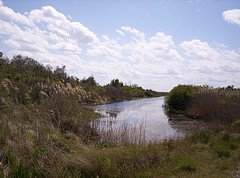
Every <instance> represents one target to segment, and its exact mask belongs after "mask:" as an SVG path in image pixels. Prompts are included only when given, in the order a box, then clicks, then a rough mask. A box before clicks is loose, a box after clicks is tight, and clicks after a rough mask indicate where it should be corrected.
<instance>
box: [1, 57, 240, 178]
mask: <svg viewBox="0 0 240 178" xmlns="http://www.w3.org/2000/svg"><path fill="white" fill-rule="evenodd" d="M0 72H1V75H0V177H234V176H236V175H237V171H238V169H239V166H240V165H239V163H240V154H239V153H240V143H239V139H240V138H239V135H238V134H239V132H240V130H239V128H240V122H239V120H237V119H235V117H232V118H234V120H229V122H227V124H224V126H223V124H221V123H219V124H218V126H216V125H214V128H213V129H212V130H211V131H201V132H198V133H195V134H193V135H192V136H188V137H186V138H183V139H179V140H168V141H167V140H166V141H164V142H163V143H150V144H142V145H134V144H131V143H129V142H128V140H126V141H125V142H121V143H111V142H99V141H98V139H99V135H98V133H97V132H96V131H95V130H94V128H93V127H92V126H91V122H89V121H91V120H93V119H95V118H97V117H98V114H96V113H94V112H93V111H91V110H90V109H88V108H87V107H86V105H88V104H94V103H101V102H111V101H119V100H122V99H131V98H136V97H150V96H158V95H159V93H157V92H154V91H151V90H144V89H142V88H141V87H138V86H127V85H124V84H123V83H121V82H120V81H119V80H113V81H112V82H111V83H110V84H108V85H106V86H100V85H98V84H97V83H96V82H95V80H94V78H93V77H89V78H87V79H83V80H79V79H77V78H75V77H70V76H68V75H67V74H66V72H65V68H64V67H62V68H59V67H58V68H56V69H55V70H53V69H52V68H51V67H49V66H47V67H45V66H43V65H41V64H39V63H37V62H36V61H34V60H33V59H29V58H25V57H22V56H16V57H14V59H12V60H8V59H5V58H0ZM184 91H185V89H184ZM187 91H188V90H187ZM172 93H173V92H171V93H170V95H169V98H171V97H172V95H171V94H172ZM183 93H184V92H183ZM224 93H225V92H224ZM180 95H182V94H180ZM187 96H188V95H187ZM173 98H177V97H173ZM180 98H182V96H180ZM183 98H185V94H184V97H183ZM190 98H191V99H190V100H187V101H188V102H187V104H186V105H184V106H185V107H183V108H174V107H173V108H171V109H172V110H173V109H174V110H178V111H179V112H180V111H182V112H186V111H188V112H186V113H190V107H189V106H190V103H192V101H193V100H192V96H191V97H190ZM193 98H194V99H195V98H196V97H195V96H193ZM234 98H235V97H234ZM169 101H170V100H168V102H167V103H168V104H169V105H168V106H167V107H168V108H170V107H172V105H171V104H170V103H171V102H169ZM199 101H200V100H199ZM233 101H235V100H233ZM229 103H232V102H230V101H229ZM233 103H234V104H235V102H233ZM180 104H181V103H180ZM176 106H179V104H178V105H176ZM192 106H196V105H192ZM192 112H193V111H192ZM211 112H212V111H209V113H211ZM198 113H200V112H198ZM199 115H200V114H199ZM205 116H208V115H201V117H205ZM213 116H214V115H213ZM231 116H232V115H231ZM236 116H237V115H236ZM209 117H210V116H209ZM229 119H230V118H229ZM224 123H225V122H224Z"/></svg>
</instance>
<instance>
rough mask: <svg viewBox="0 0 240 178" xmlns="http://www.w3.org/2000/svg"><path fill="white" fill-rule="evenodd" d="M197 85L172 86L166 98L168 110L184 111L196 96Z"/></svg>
mask: <svg viewBox="0 0 240 178" xmlns="http://www.w3.org/2000/svg"><path fill="white" fill-rule="evenodd" d="M196 91H197V87H195V86H192V85H178V86H176V87H174V88H173V89H172V90H171V91H170V93H169V95H168V97H167V99H166V106H167V108H168V109H169V110H170V111H172V112H173V111H184V110H186V109H187V107H189V105H190V104H191V103H192V102H193V100H194V98H195V97H196Z"/></svg>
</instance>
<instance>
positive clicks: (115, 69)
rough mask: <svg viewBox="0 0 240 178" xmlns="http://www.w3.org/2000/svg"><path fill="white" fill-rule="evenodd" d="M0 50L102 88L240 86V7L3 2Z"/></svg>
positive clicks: (230, 0) (193, 0)
mask: <svg viewBox="0 0 240 178" xmlns="http://www.w3.org/2000/svg"><path fill="white" fill-rule="evenodd" d="M0 51H2V52H3V53H4V55H5V56H7V57H9V58H11V57H12V56H13V55H18V54H21V55H24V56H29V57H32V58H34V59H36V60H37V61H39V62H40V63H43V64H44V65H51V66H53V67H56V66H63V65H65V66H66V69H67V72H68V73H69V74H70V75H74V76H76V77H79V78H83V77H88V76H91V75H93V76H94V78H95V79H96V80H97V82H99V83H100V84H106V83H108V82H110V81H111V80H112V79H116V78H118V79H120V80H121V81H123V82H124V83H125V84H137V85H139V86H142V87H144V88H150V89H153V90H157V91H169V90H171V88H173V87H174V86H176V85H178V84H194V85H210V86H214V87H223V86H228V85H234V86H235V87H240V1H239V0H151V1H149V0H131V1H129V0H121V1H119V0H118V1H117V0H101V1H99V0H71V1H67V0H61V1H59V0H41V1H36V0H21V1H13V0H3V1H2V0H0Z"/></svg>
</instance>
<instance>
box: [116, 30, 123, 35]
mask: <svg viewBox="0 0 240 178" xmlns="http://www.w3.org/2000/svg"><path fill="white" fill-rule="evenodd" d="M115 31H116V32H117V33H119V34H120V35H122V36H124V35H125V34H124V33H123V32H122V31H121V30H118V29H116V30H115Z"/></svg>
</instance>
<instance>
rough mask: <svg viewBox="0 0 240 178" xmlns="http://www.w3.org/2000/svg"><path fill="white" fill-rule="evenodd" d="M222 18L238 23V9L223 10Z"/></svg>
mask: <svg viewBox="0 0 240 178" xmlns="http://www.w3.org/2000/svg"><path fill="white" fill-rule="evenodd" d="M222 16H223V19H224V20H225V21H227V22H228V23H232V24H236V25H240V9H232V10H227V11H224V12H223V14H222Z"/></svg>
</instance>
